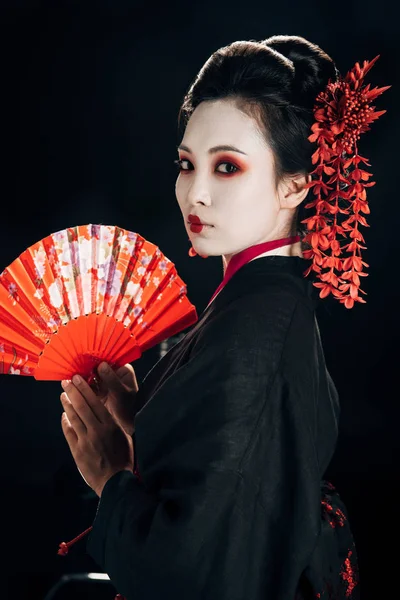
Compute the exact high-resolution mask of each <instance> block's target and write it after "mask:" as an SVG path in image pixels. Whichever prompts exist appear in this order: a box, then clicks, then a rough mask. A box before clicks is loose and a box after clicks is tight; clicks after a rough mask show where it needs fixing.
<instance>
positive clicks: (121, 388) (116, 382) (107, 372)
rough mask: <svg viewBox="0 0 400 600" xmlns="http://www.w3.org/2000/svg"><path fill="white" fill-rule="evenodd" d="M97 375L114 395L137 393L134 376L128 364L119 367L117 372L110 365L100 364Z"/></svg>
mask: <svg viewBox="0 0 400 600" xmlns="http://www.w3.org/2000/svg"><path fill="white" fill-rule="evenodd" d="M98 373H99V376H100V377H101V379H102V380H103V381H104V382H105V383H106V384H107V385H108V387H109V389H110V390H111V391H113V392H115V393H116V394H122V393H124V392H127V391H129V392H130V391H132V390H135V391H137V381H136V375H135V372H134V369H133V367H132V366H131V365H129V364H126V365H124V366H123V367H120V368H119V369H118V370H117V372H115V371H114V370H113V369H112V368H111V367H110V365H108V364H107V363H105V362H102V363H100V365H99V368H98ZM122 378H123V379H122ZM125 382H126V383H125Z"/></svg>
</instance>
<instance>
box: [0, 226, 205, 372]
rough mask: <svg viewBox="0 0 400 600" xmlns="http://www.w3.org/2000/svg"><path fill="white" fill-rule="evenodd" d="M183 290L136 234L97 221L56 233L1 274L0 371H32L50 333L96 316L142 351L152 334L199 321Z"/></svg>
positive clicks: (157, 253)
mask: <svg viewBox="0 0 400 600" xmlns="http://www.w3.org/2000/svg"><path fill="white" fill-rule="evenodd" d="M166 291H167V296H166V298H165V301H164V302H163V298H164V292H166ZM186 291H187V289H186V285H185V284H184V282H183V281H182V280H181V278H180V277H179V276H178V274H177V271H176V268H175V265H174V263H172V262H171V261H170V260H169V259H168V258H167V257H166V256H165V255H164V254H163V253H162V252H161V251H160V249H159V248H158V247H157V246H156V245H154V244H152V243H151V242H149V241H147V240H146V239H145V238H143V237H142V236H140V235H139V234H138V233H135V232H131V231H127V230H125V229H122V228H120V227H117V226H111V225H96V224H89V225H83V226H76V227H70V228H67V229H63V230H61V231H57V232H56V233H53V234H51V235H49V236H47V237H46V238H43V239H42V240H40V241H39V242H37V243H36V244H33V245H32V246H30V247H29V248H28V249H27V250H25V251H24V252H23V253H22V254H21V255H20V256H19V257H18V258H17V259H16V260H15V261H14V262H13V263H11V264H10V265H9V267H7V268H6V269H5V270H4V271H3V272H2V273H1V274H0V373H1V372H3V373H4V372H5V365H7V368H8V373H10V374H11V373H15V374H33V372H34V370H35V367H36V366H37V364H38V361H39V358H40V356H41V354H42V353H43V351H44V350H45V349H46V348H45V346H44V345H45V344H46V343H48V342H50V341H51V339H52V335H53V334H54V333H57V332H59V331H60V328H61V326H62V325H67V324H68V322H70V321H72V320H75V319H77V318H79V317H84V316H88V315H90V314H94V313H97V314H99V315H106V316H110V317H114V319H115V320H116V321H120V322H121V324H122V325H123V326H124V327H126V328H128V330H129V332H130V334H131V335H132V336H134V338H135V339H137V340H138V342H137V343H140V344H143V346H146V347H148V346H149V344H150V342H151V338H152V337H153V338H155V337H157V336H156V334H157V330H160V331H163V329H165V330H167V331H170V330H171V326H172V324H173V323H174V322H175V321H177V322H180V323H181V328H182V325H183V322H182V318H187V319H188V323H189V321H190V324H191V323H192V322H194V320H197V316H196V317H194V312H193V309H194V307H193V305H191V304H190V302H189V301H188V299H187V297H186ZM141 331H143V334H141V333H140V332H141ZM140 340H141V341H140ZM25 349H26V350H27V352H26V351H24V350H25ZM22 357H23V358H22ZM2 365H3V367H2Z"/></svg>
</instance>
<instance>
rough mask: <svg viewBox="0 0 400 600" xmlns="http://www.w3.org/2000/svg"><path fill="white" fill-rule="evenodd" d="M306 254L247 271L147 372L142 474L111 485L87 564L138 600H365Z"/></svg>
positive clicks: (267, 260)
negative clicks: (339, 474)
mask: <svg viewBox="0 0 400 600" xmlns="http://www.w3.org/2000/svg"><path fill="white" fill-rule="evenodd" d="M306 267H307V264H306V262H305V261H304V259H302V258H299V257H284V256H266V257H261V258H257V259H256V260H253V261H250V262H248V263H247V264H245V265H244V266H242V267H241V268H240V269H239V270H238V271H237V272H236V273H235V274H234V275H233V277H232V278H231V279H230V280H229V281H228V283H227V284H226V286H225V287H224V288H223V289H222V291H221V292H220V293H219V294H218V295H217V296H216V298H215V299H214V300H213V302H212V303H211V304H210V306H209V307H208V308H206V310H205V311H204V312H203V314H202V315H201V316H200V318H199V321H198V322H197V323H196V324H195V325H194V326H192V328H191V329H190V330H189V331H188V332H187V333H186V335H185V336H184V338H183V339H182V340H181V341H180V342H178V343H177V344H176V345H175V346H174V347H173V348H171V350H170V351H169V352H167V354H166V355H165V356H163V358H162V359H161V360H159V361H158V363H157V364H156V365H155V366H154V367H153V369H152V370H151V371H150V372H149V373H148V375H147V376H146V377H145V379H144V381H143V383H142V386H141V387H140V389H139V392H138V396H137V400H138V403H139V407H140V410H139V412H138V413H137V415H136V420H135V428H136V430H135V434H134V444H135V468H137V470H136V472H135V473H134V474H133V473H130V472H129V471H122V472H119V473H116V474H115V475H114V476H113V477H111V479H110V480H109V481H108V482H107V483H106V485H105V487H104V490H103V493H102V496H101V498H100V500H99V505H98V509H97V513H96V517H95V520H94V523H93V530H92V531H91V533H90V536H89V538H88V541H87V551H88V553H89V554H90V556H91V557H92V558H93V559H94V560H95V561H96V563H97V564H98V565H99V566H101V568H102V569H103V570H104V571H105V572H106V573H107V574H108V575H109V577H110V579H111V581H112V583H113V584H114V586H115V588H116V589H117V590H118V592H119V593H120V594H122V595H124V596H125V597H126V598H127V600H295V599H303V598H307V599H310V600H311V598H312V599H314V598H315V599H317V598H321V599H325V598H326V599H328V598H329V599H332V600H336V599H337V600H342V599H344V598H349V599H350V600H354V599H356V598H358V597H359V584H358V573H357V556H356V549H355V546H354V540H353V536H352V533H351V529H350V526H349V523H348V520H347V513H346V508H345V506H344V505H343V502H342V501H341V499H340V497H339V495H338V493H337V492H336V491H335V489H334V487H333V486H332V485H331V484H330V483H329V482H326V481H324V480H323V475H324V472H325V470H326V468H327V466H328V464H329V462H330V460H331V458H332V455H333V452H334V450H335V445H336V441H337V435H338V418H339V411H340V407H339V401H338V395H337V392H336V389H335V386H334V384H333V382H332V379H331V377H330V375H329V373H328V371H327V369H326V365H325V360H324V354H323V350H322V346H321V340H320V336H319V330H318V325H317V322H316V318H315V306H316V302H317V300H318V291H317V290H316V288H315V287H313V286H312V283H311V282H310V281H309V280H307V279H305V278H304V277H303V272H304V270H305V269H306Z"/></svg>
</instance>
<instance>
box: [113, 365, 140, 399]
mask: <svg viewBox="0 0 400 600" xmlns="http://www.w3.org/2000/svg"><path fill="white" fill-rule="evenodd" d="M116 374H117V375H118V377H119V378H120V380H121V381H122V383H123V384H124V385H126V386H128V388H129V390H132V389H133V390H135V391H136V392H137V391H138V383H137V380H136V373H135V369H134V368H133V367H132V365H131V364H130V363H127V364H126V365H124V366H123V367H120V368H119V369H117V371H116Z"/></svg>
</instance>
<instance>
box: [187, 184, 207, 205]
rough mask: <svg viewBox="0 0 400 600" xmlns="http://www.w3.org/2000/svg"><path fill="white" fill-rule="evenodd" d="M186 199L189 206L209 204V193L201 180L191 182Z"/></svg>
mask: <svg viewBox="0 0 400 600" xmlns="http://www.w3.org/2000/svg"><path fill="white" fill-rule="evenodd" d="M186 199H187V202H188V204H189V205H190V206H198V205H199V204H201V205H204V206H209V205H210V204H211V197H210V193H209V191H208V189H207V188H206V186H205V184H204V183H203V184H202V183H201V182H198V183H195V182H193V184H192V185H191V186H190V188H189V189H188V192H187V196H186Z"/></svg>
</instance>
